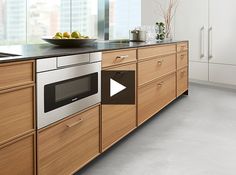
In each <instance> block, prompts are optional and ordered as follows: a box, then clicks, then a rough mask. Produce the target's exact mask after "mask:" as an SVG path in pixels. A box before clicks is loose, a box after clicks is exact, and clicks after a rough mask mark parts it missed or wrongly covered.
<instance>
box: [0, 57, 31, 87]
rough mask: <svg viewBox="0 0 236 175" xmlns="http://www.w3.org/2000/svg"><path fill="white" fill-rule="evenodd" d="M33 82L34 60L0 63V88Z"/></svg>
mask: <svg viewBox="0 0 236 175" xmlns="http://www.w3.org/2000/svg"><path fill="white" fill-rule="evenodd" d="M33 82H34V61H27V62H19V63H5V64H0V90H2V89H7V88H12V87H16V86H21V85H26V84H30V83H33Z"/></svg>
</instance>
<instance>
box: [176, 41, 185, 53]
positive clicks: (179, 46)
mask: <svg viewBox="0 0 236 175" xmlns="http://www.w3.org/2000/svg"><path fill="white" fill-rule="evenodd" d="M187 50H188V43H187V42H180V43H178V44H177V52H184V51H187Z"/></svg>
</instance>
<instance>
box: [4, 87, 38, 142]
mask: <svg viewBox="0 0 236 175" xmlns="http://www.w3.org/2000/svg"><path fill="white" fill-rule="evenodd" d="M34 128H35V124H34V87H33V86H27V87H24V88H20V89H19V88H18V89H14V90H11V91H9V90H7V91H0V144H1V143H2V142H5V141H7V140H9V139H12V138H14V137H16V136H19V135H22V134H24V133H26V132H30V131H32V130H33V129H34Z"/></svg>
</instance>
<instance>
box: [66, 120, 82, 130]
mask: <svg viewBox="0 0 236 175" xmlns="http://www.w3.org/2000/svg"><path fill="white" fill-rule="evenodd" d="M83 121H84V120H83V119H82V118H81V119H80V120H79V121H77V122H75V123H72V124H67V125H66V126H67V127H68V128H73V127H74V126H77V125H79V124H80V123H82V122H83Z"/></svg>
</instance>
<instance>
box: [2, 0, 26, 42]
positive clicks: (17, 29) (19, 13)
mask: <svg viewBox="0 0 236 175" xmlns="http://www.w3.org/2000/svg"><path fill="white" fill-rule="evenodd" d="M4 8H5V13H4V16H5V38H6V39H7V40H11V41H12V42H22V41H24V40H25V39H26V0H21V1H19V0H6V1H5V6H4Z"/></svg>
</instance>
